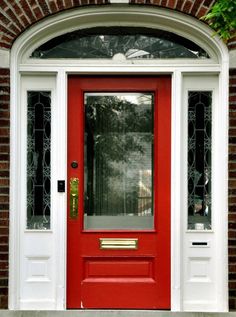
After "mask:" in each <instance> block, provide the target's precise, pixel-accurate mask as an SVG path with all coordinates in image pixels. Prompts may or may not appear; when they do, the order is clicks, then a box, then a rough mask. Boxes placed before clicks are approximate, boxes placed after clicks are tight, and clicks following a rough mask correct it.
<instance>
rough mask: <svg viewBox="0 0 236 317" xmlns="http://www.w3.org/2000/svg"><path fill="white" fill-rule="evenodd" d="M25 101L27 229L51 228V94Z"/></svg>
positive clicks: (33, 94) (32, 95) (30, 96)
mask: <svg viewBox="0 0 236 317" xmlns="http://www.w3.org/2000/svg"><path fill="white" fill-rule="evenodd" d="M27 99H28V109H27V229H50V204H51V159H50V154H51V92H49V91H28V94H27Z"/></svg>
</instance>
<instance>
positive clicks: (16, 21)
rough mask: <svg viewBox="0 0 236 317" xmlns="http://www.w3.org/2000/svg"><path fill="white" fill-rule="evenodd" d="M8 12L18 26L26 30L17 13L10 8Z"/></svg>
mask: <svg viewBox="0 0 236 317" xmlns="http://www.w3.org/2000/svg"><path fill="white" fill-rule="evenodd" d="M6 14H7V15H8V16H9V17H10V18H11V20H12V21H13V22H14V23H15V24H16V25H17V27H18V28H19V29H20V30H21V31H23V30H24V27H23V25H22V24H21V23H20V21H19V19H18V17H17V16H16V15H15V13H14V12H13V11H12V10H11V9H10V8H9V9H8V10H7V11H6Z"/></svg>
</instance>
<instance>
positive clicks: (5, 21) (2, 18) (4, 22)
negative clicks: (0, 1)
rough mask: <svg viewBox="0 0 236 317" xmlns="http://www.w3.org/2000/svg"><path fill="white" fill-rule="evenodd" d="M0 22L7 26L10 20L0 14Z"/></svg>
mask: <svg viewBox="0 0 236 317" xmlns="http://www.w3.org/2000/svg"><path fill="white" fill-rule="evenodd" d="M0 21H1V22H2V23H3V24H5V26H8V24H9V23H10V19H9V18H7V17H6V16H5V15H4V14H2V13H1V12H0Z"/></svg>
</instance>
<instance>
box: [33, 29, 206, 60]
mask: <svg viewBox="0 0 236 317" xmlns="http://www.w3.org/2000/svg"><path fill="white" fill-rule="evenodd" d="M116 54H122V55H123V56H124V58H126V59H140V58H141V59H144V58H145V59H154V58H194V59H197V58H209V55H208V54H207V52H206V51H204V50H203V49H202V48H201V47H199V46H198V45H197V44H195V43H193V42H192V41H190V40H188V39H186V38H183V37H181V36H179V35H177V34H174V33H171V32H167V31H164V30H154V29H148V28H134V27H109V28H105V27H103V28H91V29H84V30H77V31H73V32H71V33H67V34H63V35H60V36H58V37H56V38H54V39H52V40H50V41H48V42H46V43H44V44H43V45H41V46H40V47H38V48H37V49H36V50H34V51H33V53H32V55H31V56H30V57H31V58H40V59H47V58H108V59H110V58H113V57H114V56H115V55H116Z"/></svg>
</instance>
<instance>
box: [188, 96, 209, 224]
mask: <svg viewBox="0 0 236 317" xmlns="http://www.w3.org/2000/svg"><path fill="white" fill-rule="evenodd" d="M211 103H212V93H211V92H210V91H189V94H188V229H196V230H206V229H211V112H212V107H211Z"/></svg>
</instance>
